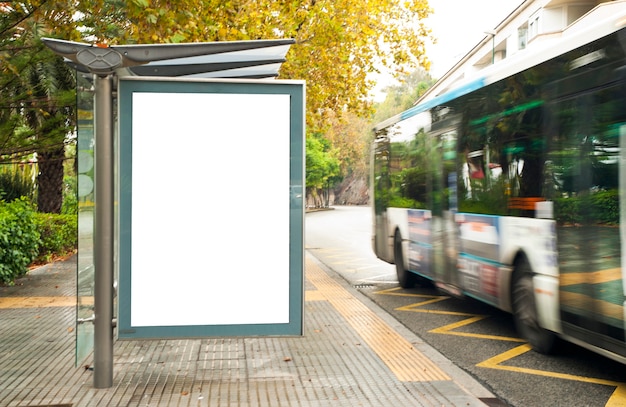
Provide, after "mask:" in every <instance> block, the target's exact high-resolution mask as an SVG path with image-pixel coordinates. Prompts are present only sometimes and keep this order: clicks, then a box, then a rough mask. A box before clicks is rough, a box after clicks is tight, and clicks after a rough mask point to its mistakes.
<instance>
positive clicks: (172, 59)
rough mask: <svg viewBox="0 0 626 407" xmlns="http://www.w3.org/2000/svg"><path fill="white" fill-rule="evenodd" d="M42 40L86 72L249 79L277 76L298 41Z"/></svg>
mask: <svg viewBox="0 0 626 407" xmlns="http://www.w3.org/2000/svg"><path fill="white" fill-rule="evenodd" d="M43 41H44V43H45V44H46V45H47V46H48V47H49V48H51V49H52V50H53V51H54V52H56V53H57V54H59V55H61V56H63V57H64V58H65V60H66V61H67V62H68V63H70V64H72V65H73V66H75V67H76V69H78V70H79V71H84V72H92V73H96V74H102V75H106V74H110V73H113V72H118V73H122V72H123V73H124V74H126V75H134V76H165V77H187V78H244V79H264V78H274V77H276V76H278V70H279V69H280V67H281V65H282V63H283V62H285V56H286V54H287V52H288V51H289V47H290V46H291V44H293V43H294V40H293V39H281V40H255V41H227V42H200V43H184V44H149V45H114V46H104V47H103V46H96V45H93V44H86V43H80V42H73V41H65V40H59V39H53V38H44V39H43ZM120 70H122V71H121V72H120Z"/></svg>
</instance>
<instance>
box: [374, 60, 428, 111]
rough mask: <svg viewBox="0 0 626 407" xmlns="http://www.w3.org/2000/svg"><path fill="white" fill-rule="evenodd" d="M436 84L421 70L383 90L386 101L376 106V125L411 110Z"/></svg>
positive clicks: (403, 77) (401, 78)
mask: <svg viewBox="0 0 626 407" xmlns="http://www.w3.org/2000/svg"><path fill="white" fill-rule="evenodd" d="M434 84H435V80H434V79H433V78H432V77H431V76H430V74H429V73H428V72H426V71H425V70H424V69H421V68H418V69H416V70H414V71H413V72H410V73H408V74H405V75H403V76H401V77H400V78H399V79H398V83H397V84H394V85H390V86H388V87H386V88H385V89H383V92H384V93H385V100H384V101H382V102H380V103H378V104H376V106H375V110H376V113H375V114H374V119H373V121H374V123H379V122H382V121H383V120H386V119H388V118H390V117H392V116H394V115H396V114H398V113H401V112H403V111H405V110H407V109H409V108H411V107H412V106H413V105H414V104H415V102H417V100H418V99H419V98H420V97H421V96H422V95H423V94H424V93H425V92H426V91H427V90H428V89H429V88H430V87H431V86H433V85H434Z"/></svg>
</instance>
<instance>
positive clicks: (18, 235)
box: [0, 198, 40, 284]
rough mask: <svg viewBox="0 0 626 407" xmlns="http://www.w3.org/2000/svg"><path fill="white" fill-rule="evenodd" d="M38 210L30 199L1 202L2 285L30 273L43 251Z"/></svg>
mask: <svg viewBox="0 0 626 407" xmlns="http://www.w3.org/2000/svg"><path fill="white" fill-rule="evenodd" d="M39 244H40V235H39V230H38V228H37V224H36V222H35V209H34V207H33V206H32V205H31V204H30V203H29V202H28V200H27V199H26V198H21V199H16V200H15V201H12V202H10V203H5V202H2V203H0V283H4V284H13V282H14V281H15V279H16V278H19V277H21V276H23V275H24V274H26V272H27V271H28V265H29V264H31V262H32V261H33V260H34V259H35V258H36V257H37V254H38V252H39Z"/></svg>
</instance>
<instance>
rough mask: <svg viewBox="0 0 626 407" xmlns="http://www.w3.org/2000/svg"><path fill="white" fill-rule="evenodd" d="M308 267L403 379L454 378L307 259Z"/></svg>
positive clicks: (332, 301) (335, 304)
mask: <svg viewBox="0 0 626 407" xmlns="http://www.w3.org/2000/svg"><path fill="white" fill-rule="evenodd" d="M306 271H307V273H306V275H307V278H308V279H309V281H310V282H311V283H312V284H313V285H315V287H316V288H317V289H318V290H319V291H320V292H321V293H322V295H323V296H324V297H326V299H327V300H328V301H329V302H330V304H331V305H332V306H333V307H334V308H335V309H336V310H337V311H338V312H339V313H340V314H341V315H342V316H343V317H344V318H345V319H346V321H347V322H348V323H349V324H350V326H351V327H352V328H353V329H354V330H355V331H356V332H357V333H358V334H359V335H360V336H361V338H362V339H363V341H364V342H365V343H367V345H368V346H369V347H370V348H371V349H372V350H373V351H374V352H375V353H376V354H377V355H378V356H379V357H380V358H381V360H382V361H383V362H384V363H385V364H386V365H387V367H389V369H390V370H391V371H392V372H393V373H394V374H395V375H396V377H397V378H398V380H400V381H403V382H422V381H439V380H450V377H449V376H448V375H447V374H446V373H445V372H443V371H442V370H441V369H440V368H439V367H438V366H437V365H435V364H434V363H433V362H432V361H431V360H430V359H428V358H427V357H426V356H424V354H422V353H421V352H420V351H418V350H417V349H415V347H413V345H412V344H411V343H410V342H409V341H407V340H406V339H405V338H403V337H402V336H401V335H400V334H399V333H397V332H396V331H395V330H394V329H393V328H392V327H390V326H389V325H388V324H387V323H386V322H385V321H383V320H382V319H381V318H380V317H378V316H377V315H376V314H375V313H374V312H373V311H372V310H370V309H369V308H368V307H367V306H365V304H363V303H362V302H361V301H359V300H358V299H356V298H355V297H354V296H353V295H352V294H350V293H349V292H348V291H347V290H345V289H344V288H343V287H341V286H340V285H339V284H338V283H336V282H335V281H333V279H331V278H330V277H329V276H328V275H327V274H326V273H325V272H324V271H322V270H321V269H320V268H319V267H318V266H317V265H315V264H314V263H313V262H312V261H309V260H307V264H306Z"/></svg>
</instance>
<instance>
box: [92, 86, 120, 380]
mask: <svg viewBox="0 0 626 407" xmlns="http://www.w3.org/2000/svg"><path fill="white" fill-rule="evenodd" d="M94 80H95V90H96V92H95V112H94V115H95V117H94V119H95V139H96V145H95V229H94V230H95V234H94V267H95V279H94V309H95V313H94V314H95V318H94V351H93V354H94V387H95V388H97V389H103V388H108V387H112V386H113V295H114V287H113V284H114V259H113V255H114V248H113V244H114V236H115V234H114V206H113V205H114V202H113V201H114V176H113V174H114V169H113V165H114V151H113V148H114V147H113V96H112V94H113V92H112V83H113V75H112V74H109V75H104V76H100V75H94Z"/></svg>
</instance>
